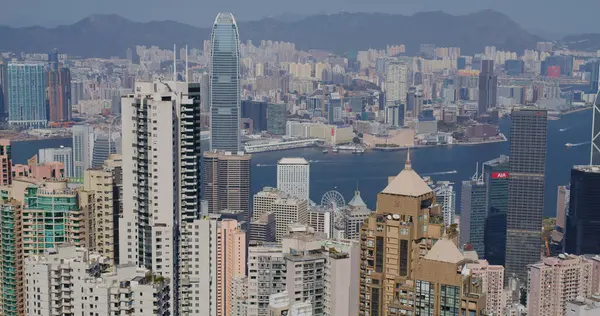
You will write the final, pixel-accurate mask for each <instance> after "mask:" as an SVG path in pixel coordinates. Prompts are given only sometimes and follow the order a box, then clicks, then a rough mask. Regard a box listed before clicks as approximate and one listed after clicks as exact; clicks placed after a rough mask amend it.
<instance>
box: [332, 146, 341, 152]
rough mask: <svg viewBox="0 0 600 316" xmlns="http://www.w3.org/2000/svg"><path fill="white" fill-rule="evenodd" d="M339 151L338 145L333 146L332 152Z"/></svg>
mask: <svg viewBox="0 0 600 316" xmlns="http://www.w3.org/2000/svg"><path fill="white" fill-rule="evenodd" d="M339 151H340V150H339V149H338V148H337V147H333V148H332V149H331V152H333V153H337V152H339Z"/></svg>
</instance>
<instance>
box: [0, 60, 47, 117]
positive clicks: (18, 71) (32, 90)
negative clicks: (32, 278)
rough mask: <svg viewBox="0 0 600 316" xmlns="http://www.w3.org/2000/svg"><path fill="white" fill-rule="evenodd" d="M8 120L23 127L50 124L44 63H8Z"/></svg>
mask: <svg viewBox="0 0 600 316" xmlns="http://www.w3.org/2000/svg"><path fill="white" fill-rule="evenodd" d="M7 77H8V85H7V90H8V122H9V123H10V124H12V125H15V126H19V127H23V128H41V127H45V126H46V125H47V124H48V111H47V107H46V76H45V74H44V65H43V64H17V63H13V64H8V67H7Z"/></svg>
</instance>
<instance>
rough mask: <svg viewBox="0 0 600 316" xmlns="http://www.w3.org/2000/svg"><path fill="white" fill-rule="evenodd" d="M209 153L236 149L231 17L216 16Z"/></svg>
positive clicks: (236, 56) (235, 39)
mask: <svg viewBox="0 0 600 316" xmlns="http://www.w3.org/2000/svg"><path fill="white" fill-rule="evenodd" d="M210 57H211V61H210V66H211V69H210V87H209V89H210V114H211V115H210V117H211V118H210V120H211V124H210V129H211V149H213V150H214V149H217V150H224V151H229V152H237V151H238V150H239V148H240V40H239V34H238V28H237V25H236V23H235V19H234V17H233V15H232V14H231V13H219V15H217V18H216V19H215V23H214V25H213V30H212V35H211V50H210Z"/></svg>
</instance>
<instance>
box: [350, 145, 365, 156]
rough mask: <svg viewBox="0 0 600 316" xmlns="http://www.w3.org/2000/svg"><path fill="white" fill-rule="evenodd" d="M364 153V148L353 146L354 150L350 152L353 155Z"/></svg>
mask: <svg viewBox="0 0 600 316" xmlns="http://www.w3.org/2000/svg"><path fill="white" fill-rule="evenodd" d="M364 153H365V149H364V148H359V147H357V148H354V150H352V154H354V155H362V154H364Z"/></svg>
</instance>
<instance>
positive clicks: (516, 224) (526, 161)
mask: <svg viewBox="0 0 600 316" xmlns="http://www.w3.org/2000/svg"><path fill="white" fill-rule="evenodd" d="M547 124H548V113H547V111H546V110H540V109H537V108H533V107H523V108H516V109H513V111H512V124H511V128H510V160H509V174H510V179H509V182H508V211H507V225H506V227H507V232H506V264H505V268H506V275H512V274H513V273H514V274H516V275H517V277H519V279H521V280H526V275H527V273H526V272H527V270H526V268H527V265H529V264H533V263H536V262H538V261H539V260H540V255H541V242H542V236H541V234H542V230H541V229H540V228H541V227H542V213H543V210H544V178H545V175H544V172H545V170H546V126H547Z"/></svg>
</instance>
